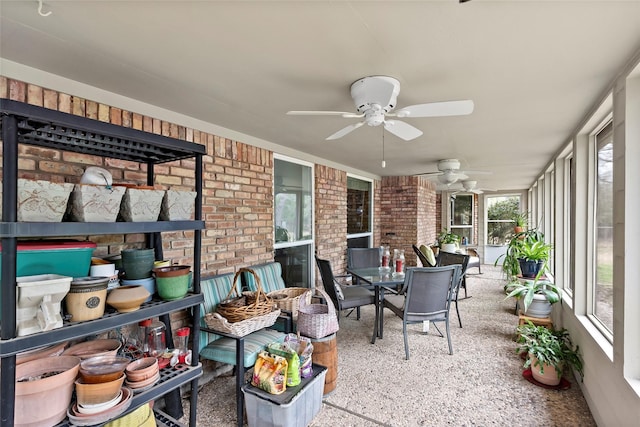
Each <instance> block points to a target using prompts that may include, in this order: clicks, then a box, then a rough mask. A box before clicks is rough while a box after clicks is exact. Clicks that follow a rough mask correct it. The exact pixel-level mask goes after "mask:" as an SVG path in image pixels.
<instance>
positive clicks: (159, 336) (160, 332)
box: [147, 320, 167, 357]
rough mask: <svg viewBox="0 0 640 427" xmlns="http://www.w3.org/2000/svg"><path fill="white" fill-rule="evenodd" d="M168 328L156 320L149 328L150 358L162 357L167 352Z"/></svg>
mask: <svg viewBox="0 0 640 427" xmlns="http://www.w3.org/2000/svg"><path fill="white" fill-rule="evenodd" d="M165 330H166V327H165V325H164V323H162V322H161V321H159V320H154V321H153V322H151V325H150V326H149V327H148V333H149V335H148V336H147V338H148V345H149V356H151V357H160V356H162V354H163V353H164V352H165V351H166V350H167V343H166V339H165Z"/></svg>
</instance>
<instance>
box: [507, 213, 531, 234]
mask: <svg viewBox="0 0 640 427" xmlns="http://www.w3.org/2000/svg"><path fill="white" fill-rule="evenodd" d="M511 219H512V220H513V232H514V233H515V234H518V233H522V232H523V231H525V229H526V228H527V226H528V225H529V212H518V213H516V214H514V215H513V217H512V218H511Z"/></svg>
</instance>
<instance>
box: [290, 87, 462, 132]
mask: <svg viewBox="0 0 640 427" xmlns="http://www.w3.org/2000/svg"><path fill="white" fill-rule="evenodd" d="M398 93H400V82H399V81H398V80H397V79H394V78H393V77H388V76H369V77H363V78H361V79H359V80H356V81H355V82H353V83H352V84H351V97H352V98H353V101H354V103H355V106H356V110H357V113H352V112H346V111H288V112H287V114H289V115H296V116H341V117H343V118H347V119H363V120H362V121H360V122H357V123H354V124H351V125H349V126H347V127H344V128H342V129H340V130H339V131H337V132H336V133H334V134H332V135H330V136H328V137H327V138H326V139H327V140H331V139H338V138H342V137H343V136H345V135H347V134H348V133H350V132H352V131H354V130H356V129H358V128H359V127H360V126H363V125H365V124H367V125H369V126H380V125H383V126H384V128H385V130H387V131H389V132H391V133H392V134H394V135H396V136H397V137H399V138H402V139H404V140H405V141H410V140H412V139H415V138H417V137H419V136H420V135H422V131H421V130H420V129H418V128H416V127H414V126H412V125H410V124H408V123H406V122H403V121H400V120H387V118H389V117H397V118H412V117H443V116H463V115H467V114H471V113H472V112H473V101H471V100H462V101H444V102H431V103H428V104H416V105H410V106H408V107H404V108H401V109H399V110H397V111H395V112H393V109H394V108H395V107H396V99H397V97H398Z"/></svg>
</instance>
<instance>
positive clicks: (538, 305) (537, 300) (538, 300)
mask: <svg viewBox="0 0 640 427" xmlns="http://www.w3.org/2000/svg"><path fill="white" fill-rule="evenodd" d="M518 303H520V302H518ZM551 310H553V307H552V306H551V303H550V302H549V300H548V299H547V297H546V296H544V295H542V294H535V295H534V296H533V301H531V304H529V307H528V308H527V311H526V312H525V313H524V314H525V316H529V317H537V318H544V317H548V316H549V315H550V314H551Z"/></svg>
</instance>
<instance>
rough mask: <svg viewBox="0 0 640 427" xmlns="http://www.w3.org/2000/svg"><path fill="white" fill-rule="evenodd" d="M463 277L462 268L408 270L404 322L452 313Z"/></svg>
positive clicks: (456, 266) (440, 316) (457, 266)
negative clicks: (456, 292)
mask: <svg viewBox="0 0 640 427" xmlns="http://www.w3.org/2000/svg"><path fill="white" fill-rule="evenodd" d="M459 277H460V266H459V265H449V266H444V267H428V268H425V267H422V268H410V269H408V270H407V276H406V278H405V284H406V285H407V296H406V300H405V309H404V317H405V319H404V320H405V321H409V322H417V321H421V320H429V319H433V318H444V316H446V315H447V313H448V312H449V306H450V305H451V299H452V296H453V292H451V290H452V288H453V287H455V286H457V283H458V281H459Z"/></svg>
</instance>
